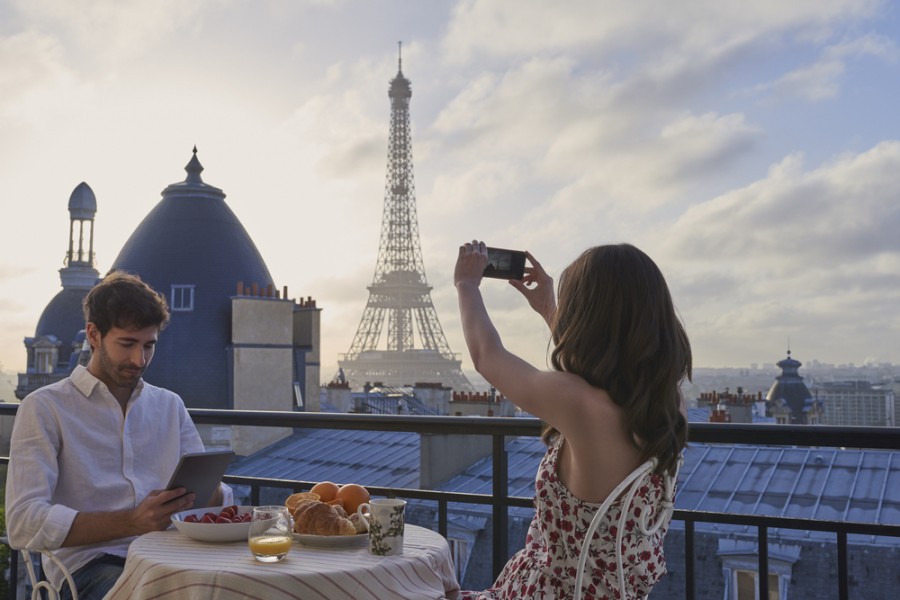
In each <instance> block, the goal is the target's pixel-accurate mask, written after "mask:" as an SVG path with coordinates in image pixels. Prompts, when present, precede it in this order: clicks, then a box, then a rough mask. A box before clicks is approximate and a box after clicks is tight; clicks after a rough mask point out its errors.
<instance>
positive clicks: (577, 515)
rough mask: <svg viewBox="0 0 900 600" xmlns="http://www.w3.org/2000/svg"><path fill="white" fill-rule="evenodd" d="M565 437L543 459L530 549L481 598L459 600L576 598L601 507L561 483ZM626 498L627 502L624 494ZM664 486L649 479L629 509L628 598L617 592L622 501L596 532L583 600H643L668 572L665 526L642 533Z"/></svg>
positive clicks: (625, 541)
mask: <svg viewBox="0 0 900 600" xmlns="http://www.w3.org/2000/svg"><path fill="white" fill-rule="evenodd" d="M562 443H563V440H562V437H561V436H560V437H559V439H558V440H557V441H556V443H555V444H553V445H552V446H551V447H550V448H549V449H548V450H547V453H546V454H545V455H544V458H543V460H541V464H540V466H539V467H538V472H537V476H536V477H535V508H536V510H535V515H534V519H532V521H531V525H530V526H529V528H528V535H527V536H526V537H525V547H524V548H523V549H522V550H520V551H519V552H518V553H517V554H516V555H515V556H513V557H512V558H511V559H510V560H509V562H508V563H506V566H505V567H504V568H503V571H502V572H501V573H500V575H499V576H498V577H497V581H495V582H494V585H493V586H492V587H491V588H490V589H487V590H484V591H483V592H472V591H464V592H462V596H461V598H462V600H525V599H528V600H532V599H534V600H562V599H564V598H572V597H573V596H574V593H575V590H574V587H575V576H576V574H577V570H578V558H579V552H580V551H581V545H582V542H583V540H584V536H585V534H586V533H587V529H588V527H589V526H590V524H591V519H593V517H594V513H595V512H596V511H597V509H598V508H600V505H601V504H602V503H601V502H583V501H581V500H579V499H578V498H576V497H575V496H573V495H572V493H571V492H570V491H569V490H568V488H566V486H565V485H564V484H563V483H562V482H561V481H560V480H559V478H558V477H557V473H558V469H557V466H558V461H559V448H560V445H561V444H562ZM623 496H624V495H623ZM664 497H665V486H664V479H663V477H660V476H659V475H656V474H649V475H646V476H644V478H643V479H642V480H641V481H640V483H639V487H638V490H637V493H636V494H635V496H634V500H633V501H632V503H631V508H630V514H629V515H628V517H627V519H626V521H625V534H624V536H623V538H622V557H623V567H624V572H625V587H626V588H627V589H626V590H625V595H624V596H623V595H622V594H621V593H620V592H619V589H618V587H619V586H618V573H617V566H616V556H615V552H614V548H615V544H616V542H615V540H616V535H617V533H618V522H619V518H620V517H621V515H622V510H623V507H622V504H623V498H622V497H620V498H619V499H617V500H616V501H615V502H613V503H612V504H611V505H610V507H609V510H608V511H607V513H606V515H605V516H604V517H603V518H602V521H601V522H600V524H599V527H598V528H597V531H596V532H595V533H594V537H593V540H592V542H591V545H590V548H589V557H588V560H587V563H586V565H585V573H584V581H583V587H582V596H581V597H582V599H583V600H633V599H639V598H644V597H645V596H647V595H648V594H649V593H650V590H651V589H653V586H654V585H655V584H656V582H657V581H659V580H660V579H661V578H662V576H663V575H664V574H665V572H666V559H665V556H664V555H663V538H664V537H665V534H666V529H667V527H668V523H665V524H664V525H663V526H662V527H660V528H659V530H657V532H656V533H654V534H653V535H650V536H645V535H643V534H642V533H641V531H640V526H639V524H638V518H639V517H641V516H642V515H644V513H645V512H649V519H648V521H647V522H648V523H651V524H652V523H653V522H654V520H655V519H654V517H655V516H656V514H657V513H658V512H659V511H660V510H662V506H661V503H662V501H663V499H664Z"/></svg>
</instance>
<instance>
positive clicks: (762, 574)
mask: <svg viewBox="0 0 900 600" xmlns="http://www.w3.org/2000/svg"><path fill="white" fill-rule="evenodd" d="M757 531H758V534H757V540H758V541H757V543H758V545H759V577H758V578H757V583H759V597H760V598H768V597H769V528H768V527H766V526H765V525H760V526H759V528H758V530H757Z"/></svg>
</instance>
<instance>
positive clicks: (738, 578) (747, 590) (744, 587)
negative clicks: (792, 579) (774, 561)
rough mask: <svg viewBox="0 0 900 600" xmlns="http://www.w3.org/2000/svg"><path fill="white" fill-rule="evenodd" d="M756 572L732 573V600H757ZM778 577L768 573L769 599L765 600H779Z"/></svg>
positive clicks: (738, 571) (741, 571) (739, 571)
mask: <svg viewBox="0 0 900 600" xmlns="http://www.w3.org/2000/svg"><path fill="white" fill-rule="evenodd" d="M758 577H759V573H757V572H756V571H743V570H737V571H735V572H734V580H735V582H734V590H735V595H734V596H733V598H734V600H759V583H757V578H758ZM778 584H779V581H778V575H775V574H774V573H769V597H768V599H767V600H780V599H781V595H780V594H779V593H778V591H779V590H778Z"/></svg>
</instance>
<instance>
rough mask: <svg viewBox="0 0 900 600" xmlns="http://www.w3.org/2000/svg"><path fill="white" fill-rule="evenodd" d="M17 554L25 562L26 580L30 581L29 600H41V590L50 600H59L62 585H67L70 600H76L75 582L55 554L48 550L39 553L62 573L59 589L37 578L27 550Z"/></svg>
mask: <svg viewBox="0 0 900 600" xmlns="http://www.w3.org/2000/svg"><path fill="white" fill-rule="evenodd" d="M19 552H20V553H21V554H22V560H23V561H24V562H25V570H26V571H28V579H29V580H31V600H42V598H41V590H44V591H46V592H47V597H48V598H49V599H50V600H59V593H60V592H61V591H62V586H64V585H68V586H69V589H70V590H72V600H78V590H77V589H75V582H74V581H73V580H72V575H71V573H69V570H68V569H67V568H66V566H65V565H64V564H63V563H62V561H61V560H59V558H57V557H56V555H55V554H53V553H52V552H50V551H49V550H41V551H40V553H41V555H43V556H46V557H47V558H48V559H49V560H50V561H51V562H52V563H53V564H54V565H56V567H57V568H58V569H59V570H60V571H62V574H63V581H62V582H61V583H60V585H59V587H54V586H53V585H51V583H50V582H49V581H47V580H46V579H42V578H40V577H38V575H37V573H36V572H35V569H34V561H33V560H31V552H29V551H28V550H19Z"/></svg>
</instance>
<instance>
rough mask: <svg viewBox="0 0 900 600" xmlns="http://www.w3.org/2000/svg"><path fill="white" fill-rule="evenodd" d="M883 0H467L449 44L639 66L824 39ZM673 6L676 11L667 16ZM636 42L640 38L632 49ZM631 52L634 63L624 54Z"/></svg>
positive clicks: (487, 53) (455, 50) (484, 52)
mask: <svg viewBox="0 0 900 600" xmlns="http://www.w3.org/2000/svg"><path fill="white" fill-rule="evenodd" d="M882 4H883V3H882V2H880V1H878V0H870V1H864V2H857V1H854V0H831V1H827V2H819V1H816V0H795V1H793V2H788V3H785V2H781V1H779V0H764V1H760V2H753V3H750V4H735V3H731V2H718V1H716V0H684V1H682V2H679V3H678V4H677V6H673V5H672V4H670V3H667V2H640V3H629V4H628V5H627V7H626V5H623V4H622V3H620V2H615V1H614V0H607V1H597V0H577V1H575V0H573V1H571V2H567V3H566V7H565V10H559V7H557V6H555V5H552V4H547V3H546V2H541V1H540V0H520V1H518V2H516V3H515V8H514V9H513V10H511V5H510V3H509V2H508V1H505V0H481V1H477V2H476V1H475V0H464V1H461V2H459V3H458V4H457V6H456V9H455V11H454V13H453V18H452V21H451V23H450V25H449V26H448V29H447V35H446V37H445V39H444V42H443V43H444V46H445V49H446V53H447V56H448V59H449V60H451V61H455V62H465V61H473V60H485V59H487V60H490V59H491V58H496V57H502V58H510V57H518V56H526V55H534V54H536V53H541V54H542V53H553V52H573V51H574V52H579V53H581V54H593V55H595V56H597V57H598V58H599V59H600V60H610V59H619V60H621V61H622V62H623V63H627V62H628V61H629V60H630V59H636V60H641V59H642V58H644V57H647V56H653V55H656V54H657V53H658V52H659V50H660V49H661V48H665V49H666V54H667V55H668V56H669V57H675V58H676V60H680V59H681V58H682V57H684V56H694V57H697V56H700V55H702V54H705V53H707V52H708V51H709V49H710V48H716V47H722V46H724V45H728V44H732V43H740V44H743V43H745V42H746V41H747V40H754V39H755V40H759V41H760V43H769V41H770V39H771V37H772V36H784V35H792V36H797V37H800V36H806V37H814V36H815V37H821V36H823V35H828V34H829V33H830V32H831V31H833V30H834V29H838V28H841V27H844V26H845V25H846V24H847V23H851V22H856V21H860V20H863V19H868V18H870V17H871V16H872V15H873V14H875V13H876V12H877V11H878V10H879V9H880V7H881V5H882ZM669 8H673V10H667V9H669ZM635 40H640V43H639V44H637V45H636V44H635ZM624 48H629V52H631V53H633V54H631V57H629V56H628V55H623V54H622V52H623V49H624Z"/></svg>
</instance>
